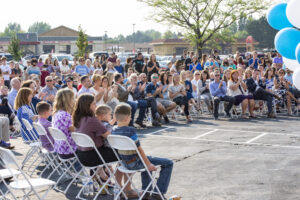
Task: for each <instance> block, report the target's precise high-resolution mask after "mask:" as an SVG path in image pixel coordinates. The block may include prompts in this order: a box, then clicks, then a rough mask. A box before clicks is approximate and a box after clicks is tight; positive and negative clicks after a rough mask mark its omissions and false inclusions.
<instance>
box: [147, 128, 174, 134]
mask: <svg viewBox="0 0 300 200" xmlns="http://www.w3.org/2000/svg"><path fill="white" fill-rule="evenodd" d="M170 128H171V127H166V128H163V129H160V130H158V131H154V132H152V133H146V134H143V135H153V134H155V133H160V132H163V131H165V130H167V129H170Z"/></svg>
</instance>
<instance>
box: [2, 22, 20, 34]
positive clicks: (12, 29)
mask: <svg viewBox="0 0 300 200" xmlns="http://www.w3.org/2000/svg"><path fill="white" fill-rule="evenodd" d="M21 32H24V31H22V30H21V25H20V24H18V23H16V22H14V23H9V24H7V26H6V27H5V29H4V32H3V33H1V36H2V37H12V36H13V35H15V34H16V33H21Z"/></svg>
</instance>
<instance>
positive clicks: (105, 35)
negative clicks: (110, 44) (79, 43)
mask: <svg viewBox="0 0 300 200" xmlns="http://www.w3.org/2000/svg"><path fill="white" fill-rule="evenodd" d="M104 33H105V34H104V48H105V49H104V51H106V49H107V47H106V37H107V31H104Z"/></svg>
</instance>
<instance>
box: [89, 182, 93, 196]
mask: <svg viewBox="0 0 300 200" xmlns="http://www.w3.org/2000/svg"><path fill="white" fill-rule="evenodd" d="M87 186H88V188H89V189H88V190H89V195H90V196H93V195H94V184H93V182H92V181H90V182H89V183H88V185H87Z"/></svg>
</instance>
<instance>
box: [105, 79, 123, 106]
mask: <svg viewBox="0 0 300 200" xmlns="http://www.w3.org/2000/svg"><path fill="white" fill-rule="evenodd" d="M101 80H102V81H101V87H102V88H103V96H102V104H107V105H108V106H109V107H111V108H112V109H113V110H114V108H115V107H116V106H117V104H118V103H119V100H118V92H117V90H118V87H117V86H116V85H113V86H111V83H110V81H109V78H108V77H107V76H102V77H101Z"/></svg>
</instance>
